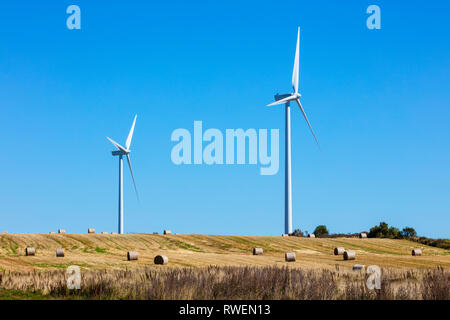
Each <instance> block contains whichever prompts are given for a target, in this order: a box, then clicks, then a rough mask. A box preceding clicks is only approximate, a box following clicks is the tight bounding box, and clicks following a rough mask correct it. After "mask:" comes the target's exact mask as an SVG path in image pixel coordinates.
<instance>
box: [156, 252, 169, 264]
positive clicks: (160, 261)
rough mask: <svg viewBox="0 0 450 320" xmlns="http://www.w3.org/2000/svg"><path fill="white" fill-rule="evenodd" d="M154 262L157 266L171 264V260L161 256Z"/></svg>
mask: <svg viewBox="0 0 450 320" xmlns="http://www.w3.org/2000/svg"><path fill="white" fill-rule="evenodd" d="M153 261H154V262H155V264H167V263H169V258H167V256H165V255H162V254H161V255H158V256H156V257H155V259H154V260H153Z"/></svg>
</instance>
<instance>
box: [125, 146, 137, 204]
mask: <svg viewBox="0 0 450 320" xmlns="http://www.w3.org/2000/svg"><path fill="white" fill-rule="evenodd" d="M127 161H128V167H129V168H130V172H131V178H132V179H133V185H134V191H136V197H137V199H138V201H139V194H138V191H137V188H136V182H135V181H134V175H133V169H132V168H131V161H130V155H129V154H127Z"/></svg>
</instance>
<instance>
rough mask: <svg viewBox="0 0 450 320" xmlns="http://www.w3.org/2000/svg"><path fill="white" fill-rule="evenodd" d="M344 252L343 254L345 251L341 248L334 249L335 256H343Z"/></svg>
mask: <svg viewBox="0 0 450 320" xmlns="http://www.w3.org/2000/svg"><path fill="white" fill-rule="evenodd" d="M344 252H345V249H344V248H343V247H336V248H334V255H335V256H340V255H343V254H344Z"/></svg>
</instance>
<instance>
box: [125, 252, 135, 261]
mask: <svg viewBox="0 0 450 320" xmlns="http://www.w3.org/2000/svg"><path fill="white" fill-rule="evenodd" d="M127 259H128V261H131V260H137V259H138V253H137V251H128V253H127Z"/></svg>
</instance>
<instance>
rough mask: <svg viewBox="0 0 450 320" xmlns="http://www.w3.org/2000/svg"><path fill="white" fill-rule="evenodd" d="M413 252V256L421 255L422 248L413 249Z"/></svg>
mask: <svg viewBox="0 0 450 320" xmlns="http://www.w3.org/2000/svg"><path fill="white" fill-rule="evenodd" d="M411 254H412V255H413V256H421V255H422V249H413V250H412V251H411Z"/></svg>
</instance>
